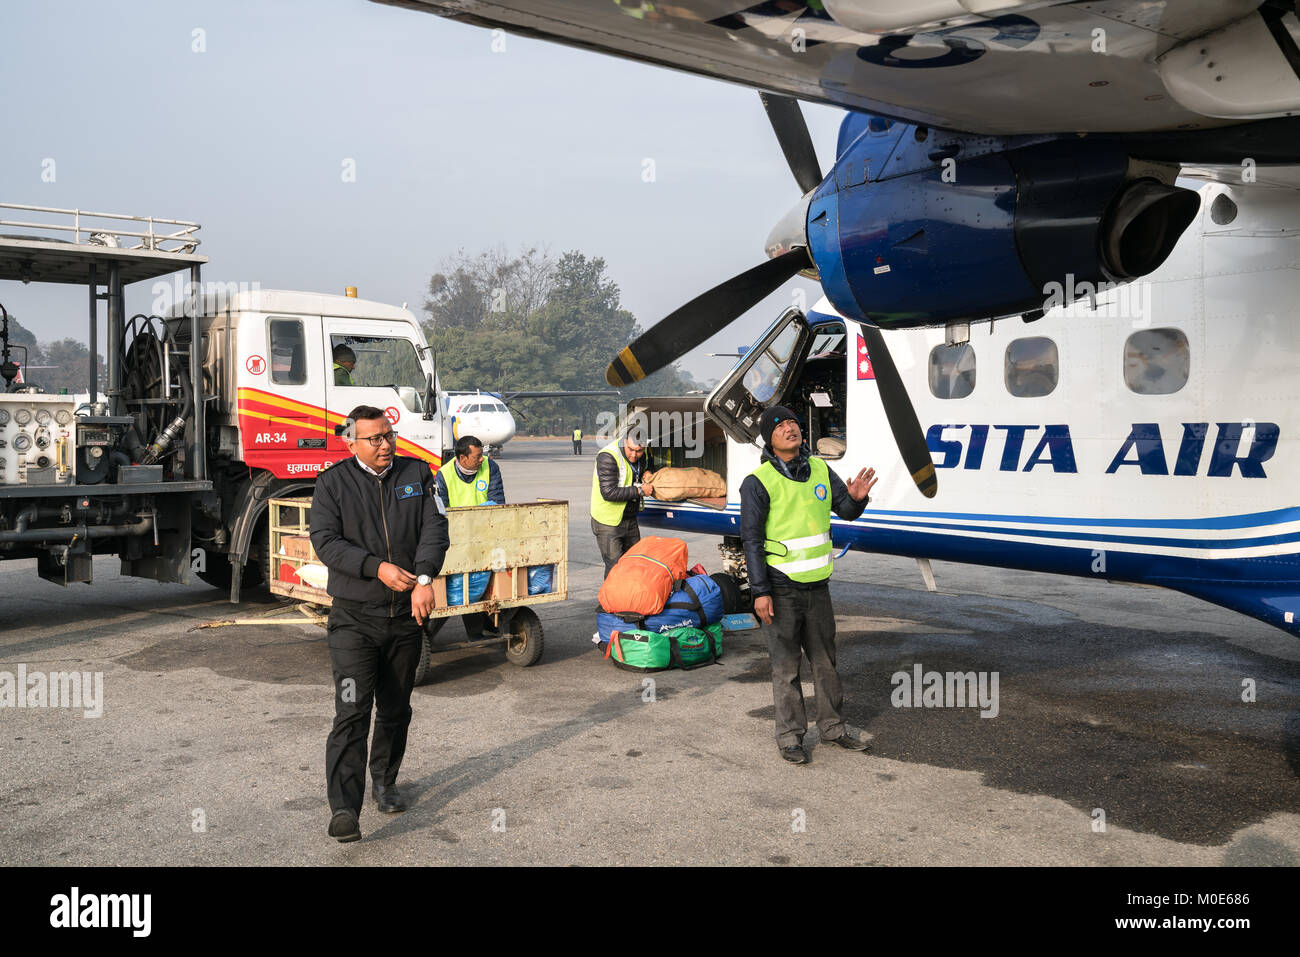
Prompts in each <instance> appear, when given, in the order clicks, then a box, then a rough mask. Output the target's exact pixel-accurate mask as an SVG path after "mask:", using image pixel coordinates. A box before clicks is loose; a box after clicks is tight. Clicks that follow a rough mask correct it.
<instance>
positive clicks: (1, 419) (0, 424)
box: [0, 409, 9, 429]
mask: <svg viewBox="0 0 1300 957" xmlns="http://www.w3.org/2000/svg"><path fill="white" fill-rule="evenodd" d="M8 424H9V410H8V409H0V429H2V428H4V427H5V426H6V425H8Z"/></svg>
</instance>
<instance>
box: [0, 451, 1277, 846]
mask: <svg viewBox="0 0 1300 957" xmlns="http://www.w3.org/2000/svg"><path fill="white" fill-rule="evenodd" d="M585 446H586V454H585V455H583V456H582V457H576V456H573V455H572V454H571V443H569V442H568V441H567V440H564V441H528V440H523V439H516V440H514V441H512V442H511V443H510V444H509V445H508V446H507V448H506V449H505V452H504V454H503V455H502V456H501V457H500V458H499V459H498V462H499V464H500V466H501V469H502V473H503V477H504V481H505V487H506V494H507V497H508V499H509V500H510V501H524V500H527V499H531V498H535V497H539V496H544V497H552V498H562V499H568V501H569V502H570V504H571V508H570V520H569V536H570V541H569V580H570V597H569V600H568V601H567V602H564V603H559V604H551V605H544V606H539V608H538V613H539V615H540V617H541V618H542V621H543V624H544V626H545V632H546V637H545V647H546V650H545V655H544V656H543V658H542V661H541V662H540V663H539V664H538V665H536V666H534V667H532V668H526V669H525V668H518V667H515V666H513V665H511V664H508V663H507V662H506V660H505V656H504V654H503V652H502V651H501V649H500V648H499V647H492V648H480V649H473V650H467V651H458V652H452V653H449V654H446V655H442V656H440V657H437V658H435V663H434V679H433V682H432V683H431V684H428V685H426V686H423V687H420V688H417V689H416V691H415V694H414V696H413V701H412V706H413V709H414V712H415V714H414V719H413V721H412V724H411V733H410V740H409V744H408V749H407V754H406V760H405V763H404V764H403V767H402V772H401V776H400V777H399V780H398V785H399V787H400V788H401V789H402V791H403V793H404V794H405V795H406V796H407V798H408V800H409V801H410V803H411V808H410V810H409V811H407V812H406V813H405V814H398V815H382V814H380V813H379V812H378V811H376V810H375V809H374V805H373V803H368V804H367V808H366V810H365V811H364V812H363V814H362V817H361V828H362V832H363V835H364V839H363V840H361V841H360V842H357V843H352V844H346V845H340V844H338V843H337V842H335V841H333V840H332V839H330V838H328V837H327V836H326V834H325V827H326V824H327V823H328V819H329V811H328V806H327V804H326V797H325V781H324V746H325V736H326V734H327V732H328V730H329V727H330V722H331V718H332V714H333V696H332V686H331V680H330V667H329V656H328V651H327V648H326V645H325V635H324V631H323V629H321V628H319V627H316V626H314V625H298V624H293V625H238V626H231V627H223V628H215V629H202V630H200V629H198V628H197V626H198V625H200V624H202V623H204V622H206V621H211V620H213V619H218V618H233V617H241V616H250V615H254V614H258V613H260V612H264V611H266V610H268V609H270V608H272V607H273V602H272V601H271V600H270V599H268V598H267V596H266V595H265V593H263V592H260V591H259V593H258V594H256V595H253V596H249V600H247V601H245V602H244V603H242V605H240V606H237V607H236V606H231V605H229V603H228V602H226V601H225V598H224V596H223V595H222V594H220V593H218V592H216V591H214V590H213V589H211V588H208V587H207V586H205V585H202V584H195V585H191V586H179V585H158V584H156V583H154V582H148V581H140V580H136V579H129V578H122V577H121V576H119V575H118V574H117V570H116V569H117V561H116V560H115V559H108V558H101V559H97V560H96V562H95V576H96V581H95V583H94V584H92V585H89V586H84V585H78V586H74V587H71V588H67V589H64V588H60V587H59V586H56V585H52V584H49V583H47V582H44V581H41V580H40V579H39V578H37V576H36V573H35V566H34V562H29V561H24V562H11V563H5V564H2V565H0V607H2V608H3V612H4V618H3V625H0V671H8V672H16V670H17V668H18V667H19V666H20V665H25V666H26V668H27V669H28V671H29V672H37V671H46V672H49V671H71V670H77V671H84V672H92V673H93V672H102V673H103V681H104V701H103V714H102V716H101V717H83V715H82V713H81V712H80V711H72V710H65V709H57V708H35V709H33V708H0V781H3V784H0V864H5V865H21V864H55V865H82V864H114V865H137V864H159V865H186V864H241V865H257V864H266V865H275V864H354V863H355V864H371V865H380V864H687V863H689V864H711V863H722V864H774V865H782V864H919V865H924V864H944V865H982V864H1107V865H1109V864H1174V865H1218V864H1227V865H1234V864H1276V865H1293V864H1296V863H1297V862H1298V861H1300V783H1298V782H1297V775H1298V772H1300V643H1297V642H1296V640H1295V639H1294V638H1291V637H1290V636H1288V635H1286V634H1284V633H1283V632H1281V631H1278V630H1276V629H1273V628H1271V627H1269V626H1267V625H1264V624H1262V623H1259V622H1256V621H1253V620H1251V619H1247V618H1245V617H1242V616H1240V615H1237V614H1235V613H1233V612H1229V611H1227V610H1224V609H1220V608H1216V607H1214V606H1211V605H1208V604H1205V603H1203V602H1200V601H1198V600H1195V599H1192V598H1188V597H1185V596H1182V595H1178V594H1176V593H1173V592H1167V591H1161V590H1155V589H1147V588H1138V587H1134V586H1126V585H1115V584H1106V583H1100V582H1096V581H1092V580H1081V579H1080V580H1076V579H1067V578H1063V577H1058V576H1048V575H1037V574H1030V573H1022V572H1007V571H1001V570H996V569H981V568H972V567H966V566H960V565H954V564H947V563H936V564H935V566H934V573H935V577H936V579H937V582H938V586H939V589H940V590H939V592H937V593H933V594H932V593H928V592H926V591H925V588H924V585H923V583H922V580H921V576H920V573H919V572H918V570H917V568H916V565H915V563H914V562H912V561H911V560H908V559H901V558H895V557H890V556H876V555H863V554H860V553H850V554H849V555H847V556H845V557H844V558H843V559H841V560H840V561H838V562H837V563H836V572H835V577H834V579H833V584H832V589H831V590H832V595H833V597H834V601H835V610H836V614H837V622H838V633H839V670H840V673H841V675H842V676H843V678H844V685H845V699H846V717H847V718H848V720H849V722H850V723H852V724H853V725H855V726H857V727H860V728H863V729H865V730H866V731H868V732H870V733H872V734H873V735H874V740H873V746H872V749H871V750H870V751H868V752H866V753H862V754H860V753H852V752H848V751H842V750H841V749H839V748H831V747H825V748H823V747H819V746H817V733H816V731H815V730H812V731H810V732H809V735H808V738H807V740H806V744H809V745H812V748H811V751H812V760H811V762H810V763H809V764H808V765H804V766H794V765H790V764H787V763H785V762H784V761H782V760H781V759H780V757H779V755H778V752H777V748H776V742H775V736H774V727H773V716H772V693H771V675H770V670H769V668H768V665H767V656H766V651H765V644H764V639H763V635H762V632H760V631H754V632H748V633H743V634H739V635H733V636H728V639H727V641H726V644H725V647H724V656H723V660H722V663H721V664H720V665H717V666H714V667H706V668H701V669H697V670H694V671H689V672H680V671H670V672H662V673H658V674H654V675H640V674H633V673H628V672H623V671H620V670H617V669H615V668H614V667H613V666H612V665H610V664H609V663H608V662H605V661H603V660H601V659H600V658H599V656H598V655H597V653H596V652H595V651H594V650H593V646H592V643H591V635H592V632H593V631H594V630H595V607H596V604H595V595H596V590H597V588H598V587H599V583H600V579H601V574H602V571H603V566H602V565H601V562H600V556H599V554H598V552H597V550H596V545H595V540H594V538H593V536H592V535H591V531H590V527H589V517H588V511H587V496H588V494H589V489H590V481H591V468H592V459H593V457H594V455H595V452H596V449H597V448H598V446H597V445H596V444H595V443H594V442H592V441H588V442H586V443H585ZM685 537H686V539H687V541H688V542H689V543H690V546H691V560H692V561H693V562H694V561H700V562H703V563H704V565H705V566H706V567H707V568H709V569H710V570H716V569H717V568H718V560H717V552H716V549H715V547H714V544H715V541H716V540H714V539H710V538H708V537H706V536H699V535H688V536H685ZM447 628H449V629H453V630H455V629H459V628H460V625H459V623H456V622H452V623H449V624H448V626H447ZM917 665H920V666H921V670H922V674H924V673H926V672H930V671H937V672H940V673H947V672H955V673H965V672H975V673H977V674H981V673H982V674H983V675H984V676H985V677H986V678H989V679H990V680H991V677H992V675H993V674H994V673H996V674H997V677H998V696H997V703H996V712H997V713H996V716H990V717H981V715H980V712H981V708H979V707H926V706H924V702H923V701H922V702H921V703H922V705H923V706H921V707H915V706H912V707H899V706H896V704H898V703H900V697H899V694H900V693H899V691H898V682H897V681H896V676H897V675H899V674H907V675H909V676H911V675H913V674H915V668H916V666H917ZM1247 679H1249V680H1250V681H1251V682H1253V687H1254V691H1255V700H1254V701H1253V702H1252V701H1243V700H1242V698H1243V681H1245V680H1247ZM805 688H806V694H808V695H809V696H811V686H810V685H806V686H805ZM986 688H988V690H991V686H986ZM907 700H909V701H910V702H911V703H913V704H915V703H916V702H917V701H918V700H920V699H914V698H910V696H909V697H908V699H907ZM982 710H984V711H985V712H990V711H992V710H993V709H992V707H985V708H983V709H982ZM810 712H811V708H810ZM1103 822H1104V829H1102V827H1101V826H1100V825H1101V824H1102V823H1103Z"/></svg>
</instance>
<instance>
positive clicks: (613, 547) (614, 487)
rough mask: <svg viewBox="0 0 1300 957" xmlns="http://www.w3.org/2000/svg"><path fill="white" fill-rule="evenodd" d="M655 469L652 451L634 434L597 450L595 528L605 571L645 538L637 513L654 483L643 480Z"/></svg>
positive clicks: (593, 485) (593, 495) (593, 501)
mask: <svg viewBox="0 0 1300 957" xmlns="http://www.w3.org/2000/svg"><path fill="white" fill-rule="evenodd" d="M648 470H651V466H650V455H649V453H648V452H646V450H645V447H644V446H643V445H641V444H640V443H639V442H638V441H637V440H636V439H634V438H633V437H632V436H630V435H629V436H626V437H624V438H623V440H622V441H619V440H618V439H615V440H614V441H613V442H610V443H609V445H607V446H605V447H604V448H603V449H601V450H600V451H599V452H598V453H597V454H596V466H595V468H594V469H593V470H592V473H591V531H592V534H594V535H595V536H596V545H597V546H598V547H599V548H600V557H601V558H602V559H603V560H604V562H605V574H606V575H609V570H610V569H611V568H613V567H614V565H615V563H617V562H618V560H619V559H620V558H622V557H623V553H624V552H625V551H627V550H628V549H629V548H631V547H632V546H633V545H635V544H636V543H637V542H639V541H641V527H640V526H639V525H638V524H637V521H636V513H637V512H638V511H640V509H641V501H642V499H643V498H644V497H645V496H647V495H653V494H654V486H653V485H652V484H651V483H649V482H643V481H641V476H642V475H644V474H645V473H646V472H647V471H648Z"/></svg>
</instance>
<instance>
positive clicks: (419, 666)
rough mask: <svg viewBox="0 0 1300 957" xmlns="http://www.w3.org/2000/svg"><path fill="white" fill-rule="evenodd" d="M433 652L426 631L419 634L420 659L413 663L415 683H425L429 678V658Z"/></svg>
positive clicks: (431, 640)
mask: <svg viewBox="0 0 1300 957" xmlns="http://www.w3.org/2000/svg"><path fill="white" fill-rule="evenodd" d="M432 653H433V639H432V638H430V637H429V633H428V632H427V631H426V632H424V634H422V635H421V636H420V660H419V661H418V662H417V663H416V665H415V684H416V685H422V684H426V683H427V682H428V680H429V677H430V676H429V658H430V657H431V655H432Z"/></svg>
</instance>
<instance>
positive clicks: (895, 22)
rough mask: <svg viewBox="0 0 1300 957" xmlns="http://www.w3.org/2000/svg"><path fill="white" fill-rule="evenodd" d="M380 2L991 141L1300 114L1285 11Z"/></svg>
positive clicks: (1133, 0)
mask: <svg viewBox="0 0 1300 957" xmlns="http://www.w3.org/2000/svg"><path fill="white" fill-rule="evenodd" d="M374 2H378V3H388V4H391V5H394V6H402V7H409V8H411V9H413V10H423V11H426V12H429V13H435V14H438V15H439V16H444V17H448V18H451V19H453V20H459V21H463V22H467V23H472V24H476V25H479V26H485V27H494V28H500V29H503V30H505V31H507V33H511V34H518V35H525V36H530V37H539V38H542V39H547V40H554V41H557V42H560V43H565V44H569V45H572V46H576V47H581V48H583V49H587V50H595V51H599V52H603V53H609V54H612V55H614V56H618V57H624V58H628V59H632V60H639V61H642V62H645V63H652V64H657V65H660V66H667V67H671V68H674V69H679V70H684V71H687V72H690V73H696V74H700V75H703V76H710V77H715V78H718V79H722V80H728V81H731V82H734V83H740V84H743V85H745V86H749V87H754V88H757V89H762V90H772V91H777V92H780V93H786V94H789V95H791V96H793V97H796V98H798V99H803V100H809V101H812V102H820V103H826V104H830V105H834V106H838V107H843V108H846V109H849V110H856V111H861V112H868V113H878V114H881V115H884V116H890V117H894V118H897V119H902V120H906V121H908V122H913V123H918V124H922V125H927V126H934V127H940V128H945V129H953V130H963V131H967V132H975V133H984V134H990V135H1012V134H1032V133H1050V132H1063V131H1071V132H1080V133H1083V132H1112V133H1123V132H1155V131H1175V130H1183V131H1188V130H1197V129H1207V128H1211V127H1215V126H1222V125H1226V124H1231V123H1241V122H1244V121H1246V120H1252V119H1264V118H1269V117H1280V116H1285V115H1287V114H1288V113H1290V112H1294V111H1297V110H1300V78H1298V77H1297V71H1300V48H1298V47H1297V42H1296V41H1297V38H1300V21H1298V20H1297V19H1296V15H1295V12H1294V8H1293V5H1292V4H1290V3H1281V2H1277V0H1267V2H1265V3H1264V4H1263V5H1262V6H1261V3H1260V0H1109V2H1106V0H1103V2H1076V3H1067V2H1060V0H1057V2H1050V0H1049V2H1043V0H671V2H667V3H661V2H659V0H374ZM970 8H977V9H978V10H979V11H980V12H979V13H972V12H970Z"/></svg>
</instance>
